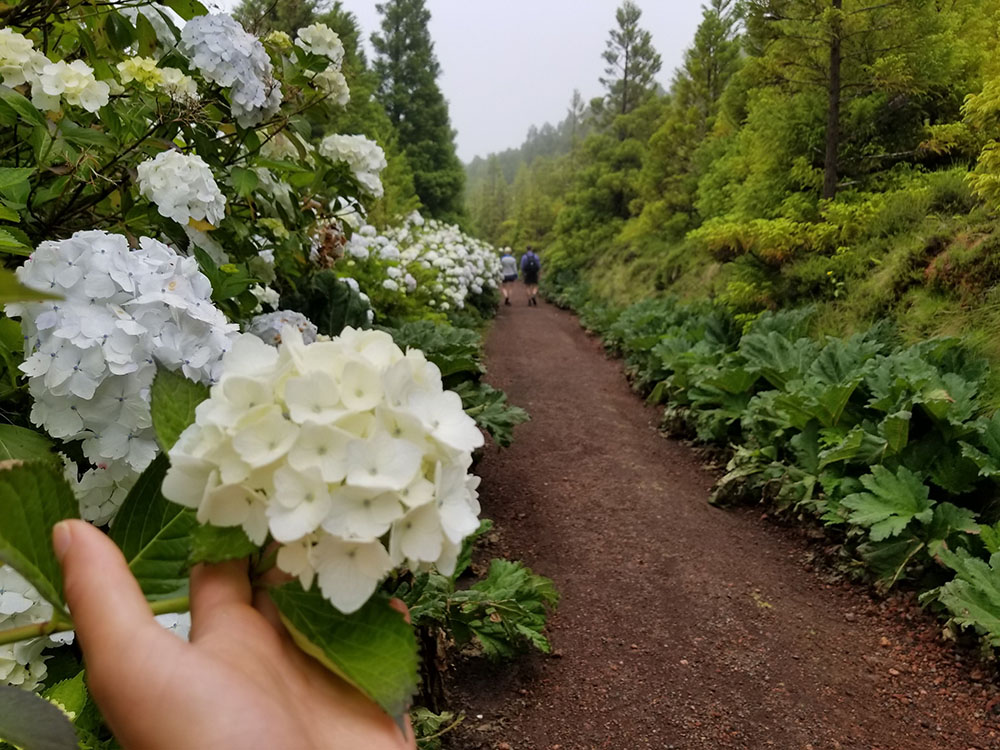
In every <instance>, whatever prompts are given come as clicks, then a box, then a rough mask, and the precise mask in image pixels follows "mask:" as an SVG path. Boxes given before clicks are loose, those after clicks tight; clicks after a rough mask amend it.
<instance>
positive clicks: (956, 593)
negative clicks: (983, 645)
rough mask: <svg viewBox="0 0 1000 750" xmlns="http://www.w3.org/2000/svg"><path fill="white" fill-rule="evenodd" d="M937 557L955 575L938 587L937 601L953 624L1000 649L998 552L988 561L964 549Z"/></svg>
mask: <svg viewBox="0 0 1000 750" xmlns="http://www.w3.org/2000/svg"><path fill="white" fill-rule="evenodd" d="M939 557H940V559H941V561H942V562H943V563H944V564H945V565H947V566H948V567H949V568H951V569H952V570H954V571H955V574H956V575H955V580H953V581H950V582H948V583H946V584H945V585H944V586H942V587H941V589H940V593H939V595H938V600H939V601H940V602H941V603H942V604H943V605H944V606H945V607H947V608H948V610H949V611H950V612H951V614H952V616H953V619H954V620H955V622H956V623H958V624H959V625H961V626H962V627H973V628H975V629H976V630H977V631H979V632H980V633H982V634H983V635H985V636H986V638H987V640H988V641H989V642H990V643H991V644H992V645H993V646H1000V553H998V554H994V555H993V556H992V557H991V558H990V560H989V562H987V561H986V560H981V559H979V558H976V557H973V556H972V555H970V554H969V552H968V551H967V550H964V549H960V550H957V551H956V552H951V551H949V550H947V549H944V550H941V551H940V553H939Z"/></svg>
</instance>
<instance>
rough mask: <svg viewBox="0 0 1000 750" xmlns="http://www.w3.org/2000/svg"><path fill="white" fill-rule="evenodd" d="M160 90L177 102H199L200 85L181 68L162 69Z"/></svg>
mask: <svg viewBox="0 0 1000 750" xmlns="http://www.w3.org/2000/svg"><path fill="white" fill-rule="evenodd" d="M159 89H160V91H162V92H163V93H164V94H166V95H167V96H169V97H170V98H171V99H173V100H174V101H175V102H196V101H198V98H199V97H198V84H197V83H195V80H194V79H193V78H192V77H191V76H189V75H185V74H184V73H183V72H182V71H181V70H180V69H179V68H160V83H159Z"/></svg>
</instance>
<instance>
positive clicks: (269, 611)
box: [52, 521, 415, 750]
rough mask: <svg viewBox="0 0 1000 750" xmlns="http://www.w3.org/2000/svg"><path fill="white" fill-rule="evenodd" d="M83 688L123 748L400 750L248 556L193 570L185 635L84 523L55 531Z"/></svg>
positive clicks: (377, 713) (402, 744)
mask: <svg viewBox="0 0 1000 750" xmlns="http://www.w3.org/2000/svg"><path fill="white" fill-rule="evenodd" d="M52 536H53V547H54V549H55V552H56V556H57V557H58V558H59V561H60V563H61V564H62V567H63V577H64V589H65V594H66V601H67V602H68V604H69V607H70V610H71V611H72V614H73V622H74V624H75V626H76V634H77V638H78V640H79V643H80V647H81V648H82V649H83V655H84V659H85V661H86V666H87V682H88V684H89V686H90V690H91V694H92V695H93V696H94V700H95V701H96V702H97V705H98V706H99V707H100V709H101V712H102V713H103V715H104V718H105V719H106V720H107V722H108V725H109V726H110V727H111V730H112V731H113V732H114V734H115V737H117V739H118V741H119V742H120V743H121V744H122V746H123V747H124V748H126V750H160V748H163V750H177V748H192V749H197V748H211V750H228V749H229V748H232V749H233V750H236V749H239V750H252V749H254V748H261V749H262V750H263V749H265V748H266V750H311V749H312V748H316V749H317V750H341V749H343V750H358V749H359V748H363V749H364V750H402V749H404V748H413V747H414V746H415V745H414V740H413V736H412V732H411V731H410V730H409V728H407V736H406V737H404V736H403V734H402V733H401V732H400V730H399V728H398V727H397V726H396V725H395V724H394V723H393V721H392V719H391V718H389V716H388V715H386V714H385V713H384V712H383V711H382V710H381V709H380V708H379V707H378V706H376V705H375V704H374V703H372V702H371V701H369V700H368V699H367V698H366V697H364V696H363V695H362V694H361V693H359V692H358V691H357V690H356V689H354V688H353V687H351V686H350V685H348V684H347V683H346V682H344V681H343V680H341V679H340V678H338V677H337V676H336V675H334V674H332V673H331V672H330V671H329V670H327V669H326V668H325V667H323V666H322V665H320V664H319V663H318V662H316V661H315V660H314V659H312V658H311V657H309V656H307V655H306V654H305V653H303V652H302V651H301V650H300V649H299V648H298V647H297V646H296V645H295V644H294V642H293V641H292V639H291V636H289V635H288V633H287V631H285V629H284V627H283V626H282V625H281V622H280V620H279V618H278V612H277V609H276V608H275V607H274V604H273V603H272V602H271V600H270V598H269V597H268V596H267V592H265V591H261V590H256V591H255V590H253V589H252V587H251V585H250V578H249V575H248V570H247V562H246V561H231V562H227V563H222V564H219V565H200V566H197V567H195V569H194V570H193V571H192V572H191V620H192V624H191V640H190V642H189V643H185V642H184V641H182V640H181V639H180V638H178V637H177V636H176V635H174V634H172V633H170V632H168V631H166V630H164V629H163V628H162V627H161V626H160V625H159V624H158V623H157V622H156V620H155V619H154V618H153V615H152V613H151V611H150V608H149V604H148V603H147V602H146V600H145V598H144V597H143V595H142V591H141V590H140V588H139V585H138V583H137V582H136V580H135V578H134V577H133V576H132V573H131V572H130V571H129V569H128V566H127V564H126V562H125V559H124V557H123V556H122V554H121V552H120V551H119V549H118V547H117V546H115V544H114V542H112V541H111V540H110V539H109V538H108V537H107V536H106V535H105V534H104V533H102V532H101V531H100V530H99V529H97V528H95V527H93V526H91V525H90V524H89V523H86V522H84V521H63V522H61V523H59V524H57V525H56V526H55V528H54V529H53V534H52Z"/></svg>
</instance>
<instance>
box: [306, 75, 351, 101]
mask: <svg viewBox="0 0 1000 750" xmlns="http://www.w3.org/2000/svg"><path fill="white" fill-rule="evenodd" d="M312 84H313V86H315V87H316V88H317V89H319V90H320V91H321V92H322V93H323V94H325V95H326V97H327V98H328V99H329V100H330V101H331V102H333V103H334V104H336V105H337V106H338V107H346V106H347V103H348V102H349V101H351V90H350V88H348V86H347V79H346V78H344V74H343V73H341V72H340V71H339V70H337V69H336V68H334V67H329V68H327V69H326V70H324V71H322V72H320V73H317V74H316V75H315V76H313V79H312Z"/></svg>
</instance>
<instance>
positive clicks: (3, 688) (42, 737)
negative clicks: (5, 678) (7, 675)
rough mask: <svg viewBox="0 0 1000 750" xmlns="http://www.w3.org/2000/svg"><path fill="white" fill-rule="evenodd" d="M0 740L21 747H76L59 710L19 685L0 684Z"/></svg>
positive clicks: (60, 749)
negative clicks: (18, 686)
mask: <svg viewBox="0 0 1000 750" xmlns="http://www.w3.org/2000/svg"><path fill="white" fill-rule="evenodd" d="M0 740H3V741H5V742H8V743H10V744H11V745H13V746H14V747H18V748H21V750H76V748H77V742H76V732H75V731H74V730H73V724H72V722H71V721H70V720H69V717H68V716H66V714H64V713H63V712H62V711H60V710H59V709H58V708H56V707H55V706H54V705H52V704H51V703H49V702H48V701H47V700H45V699H44V698H42V697H40V696H38V695H35V694H34V693H32V692H30V691H28V690H22V689H21V688H16V687H9V686H7V685H0Z"/></svg>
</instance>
